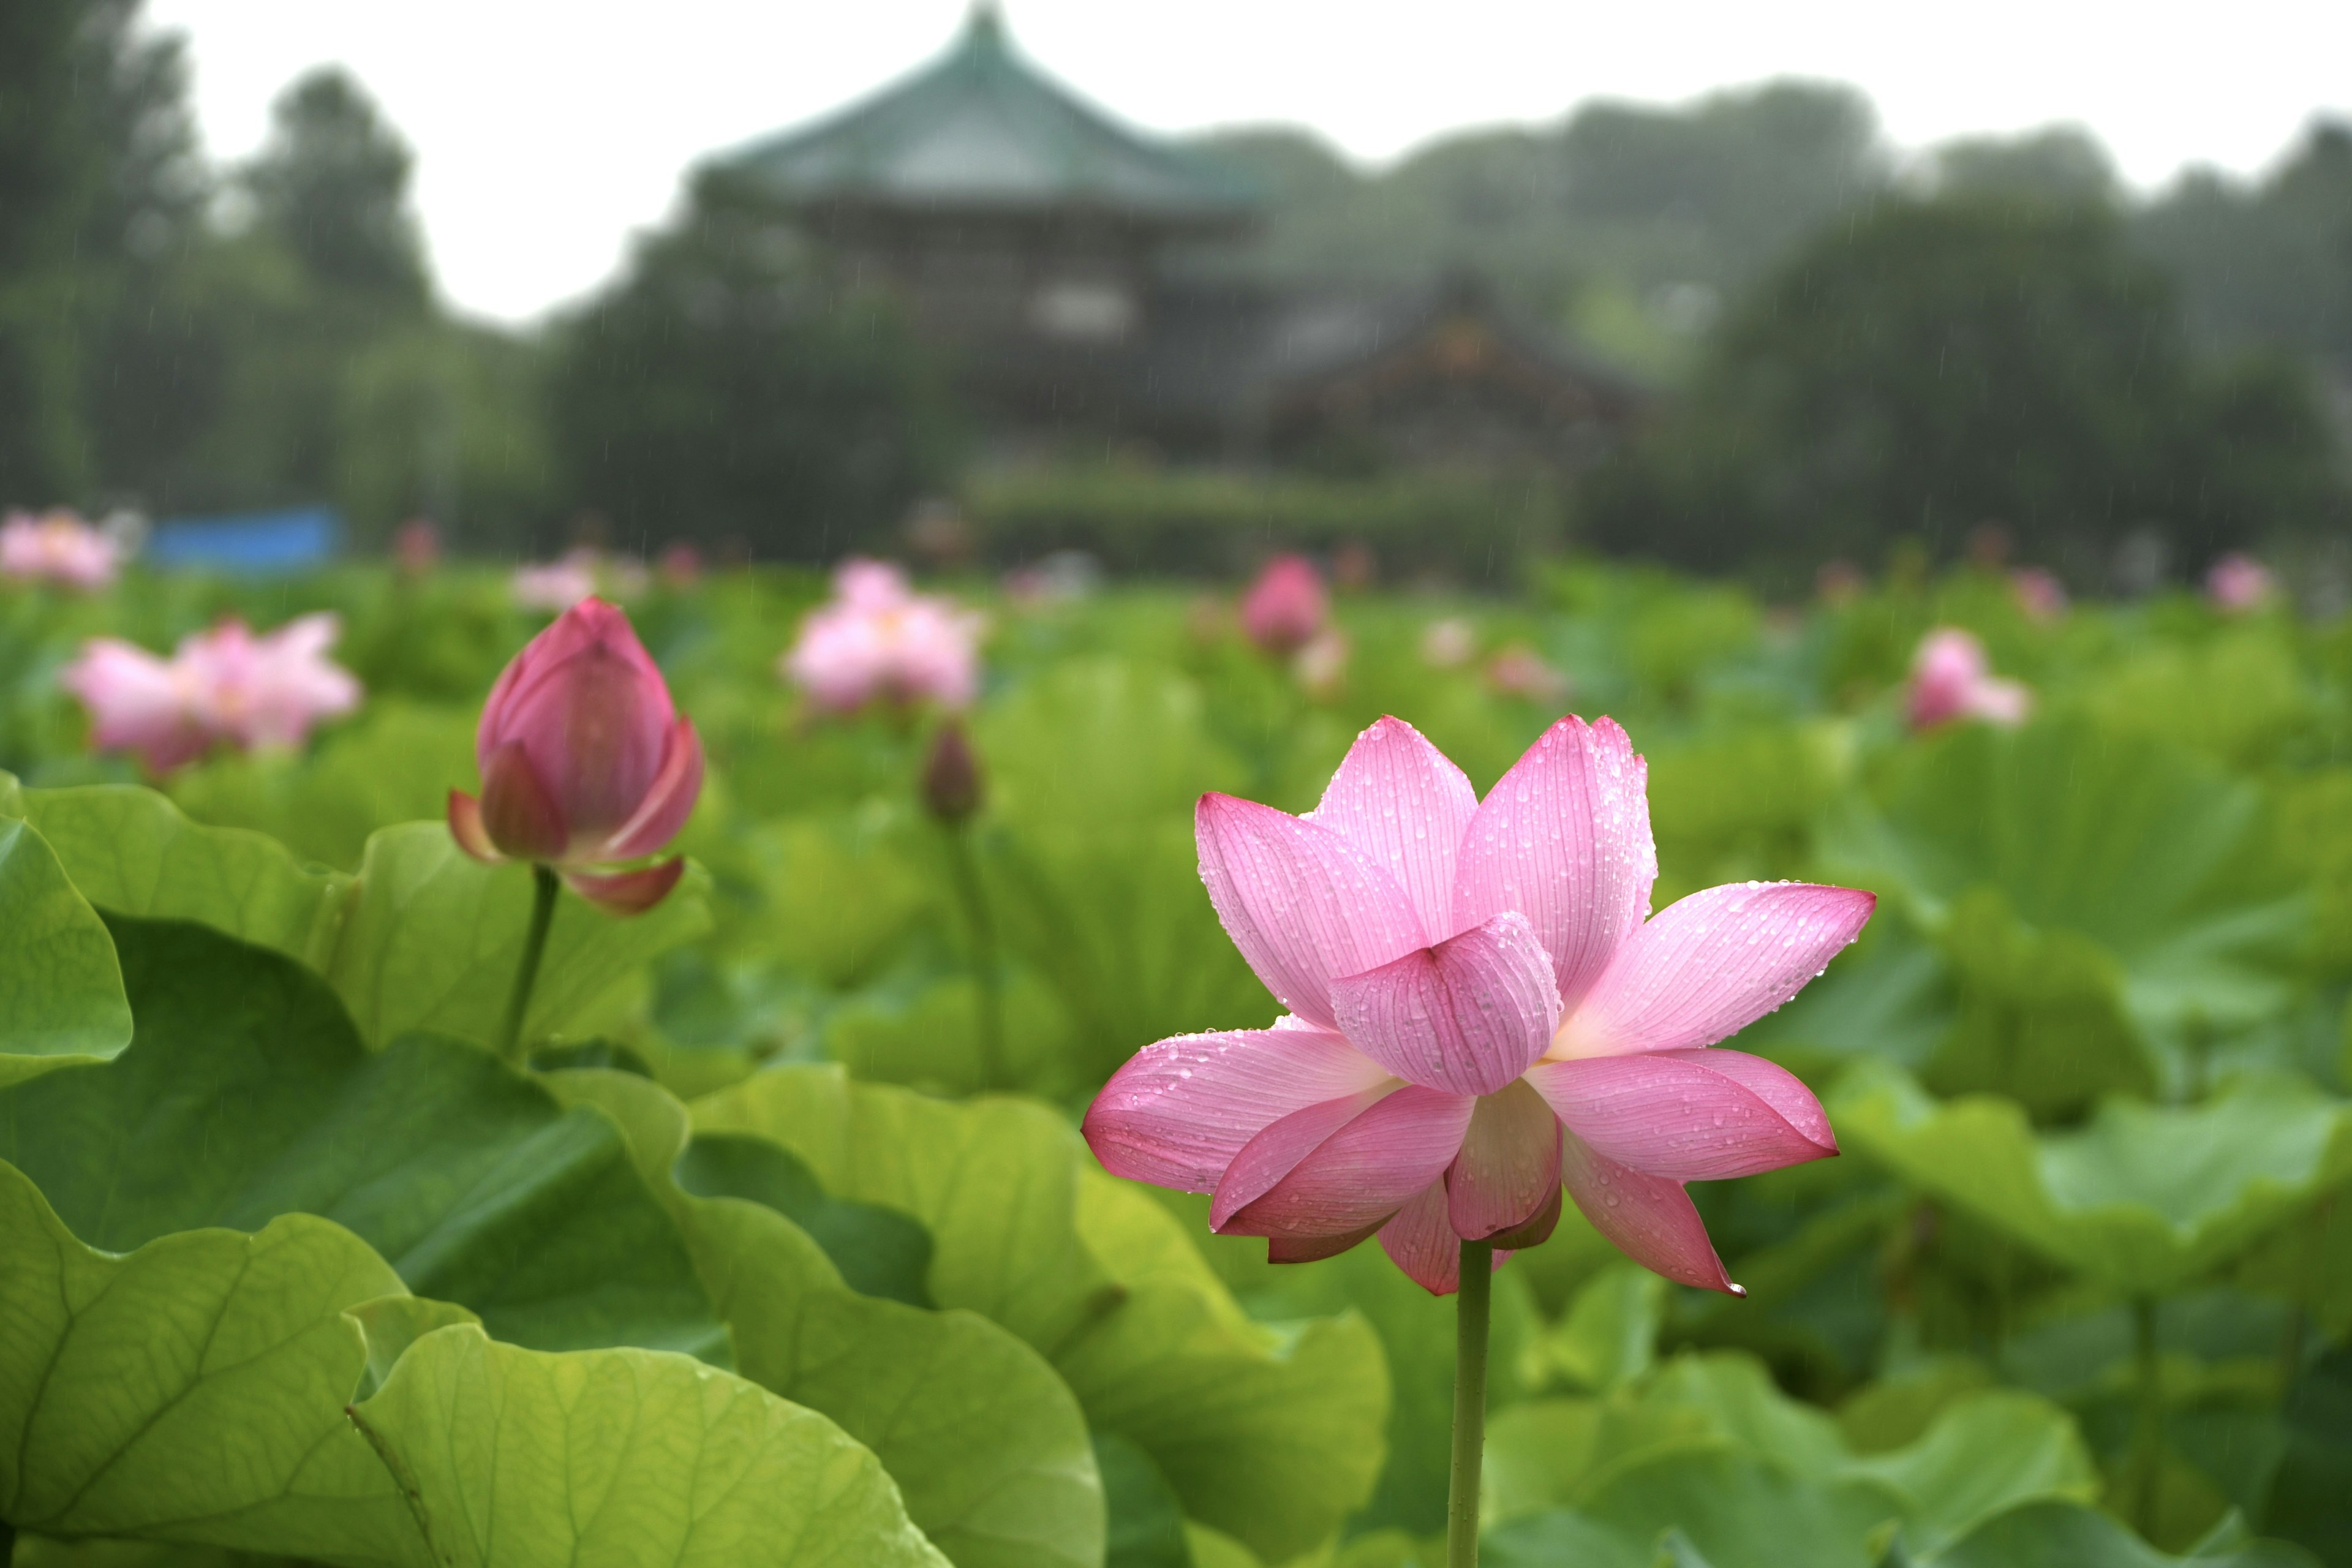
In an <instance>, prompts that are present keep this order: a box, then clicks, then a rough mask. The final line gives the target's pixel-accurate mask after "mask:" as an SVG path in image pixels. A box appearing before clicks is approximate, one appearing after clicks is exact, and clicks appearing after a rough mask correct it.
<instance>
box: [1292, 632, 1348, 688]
mask: <svg viewBox="0 0 2352 1568" xmlns="http://www.w3.org/2000/svg"><path fill="white" fill-rule="evenodd" d="M1355 655H1356V645H1355V644H1354V643H1352V642H1350V641H1349V640H1348V634H1347V633H1346V632H1343V631H1341V630H1340V629H1339V627H1337V626H1325V627H1324V628H1323V629H1322V630H1321V631H1319V632H1317V633H1316V634H1315V635H1314V636H1313V637H1309V638H1308V639H1307V646H1306V647H1302V648H1300V649H1299V650H1298V651H1297V653H1295V654H1293V655H1292V656H1291V659H1290V672H1291V673H1292V674H1293V675H1296V676H1297V677H1298V684H1299V685H1300V686H1302V687H1304V688H1305V689H1306V690H1307V695H1308V696H1309V697H1313V698H1316V699H1318V700H1320V699H1324V698H1329V697H1334V696H1337V695H1338V694H1339V689H1340V688H1341V687H1342V686H1345V685H1346V684H1347V682H1348V661H1349V659H1351V658H1354V657H1355Z"/></svg>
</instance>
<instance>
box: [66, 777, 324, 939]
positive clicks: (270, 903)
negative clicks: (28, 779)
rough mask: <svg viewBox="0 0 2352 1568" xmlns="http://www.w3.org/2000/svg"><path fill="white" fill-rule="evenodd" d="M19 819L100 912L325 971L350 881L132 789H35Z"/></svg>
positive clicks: (267, 841) (274, 844) (265, 840)
mask: <svg viewBox="0 0 2352 1568" xmlns="http://www.w3.org/2000/svg"><path fill="white" fill-rule="evenodd" d="M22 804H23V807H24V815H25V817H26V820H27V821H29V822H31V823H32V825H33V826H36V827H37V828H39V829H40V830H41V836H42V837H45V838H47V840H48V841H49V843H50V844H51V846H53V847H55V848H56V850H57V852H58V859H59V860H61V861H62V862H64V864H65V868H66V874H67V875H68V876H69V877H71V878H72V879H73V882H74V886H75V887H77V888H79V889H81V890H82V894H83V896H84V897H86V898H88V899H89V901H90V902H91V903H93V904H96V905H97V906H98V907H99V908H100V909H103V910H113V911H115V912H117V913H120V914H126V915H145V916H149V917H152V918H155V919H163V920H184V921H201V922H202V923H204V924H205V925H208V926H211V927H213V928H215V930H218V931H226V932H227V933H228V934H229V935H231V936H235V937H241V938H243V939H244V940H245V941H247V942H256V943H258V944H259V945H261V946H263V947H270V948H275V949H277V950H278V952H285V953H291V954H292V955H293V956H295V957H297V958H299V959H303V960H305V961H306V962H308V963H311V964H312V965H314V966H318V967H324V965H325V964H326V963H327V960H328V958H329V956H330V955H331V953H332V952H333V951H334V943H335V937H336V933H337V931H339V929H340V928H341V922H342V917H343V911H344V900H345V898H346V896H347V895H348V893H349V892H350V889H351V881H352V879H350V878H349V877H346V876H344V875H342V874H341V873H340V872H334V871H328V870H323V869H320V868H317V867H306V866H304V865H303V864H302V863H301V862H300V861H299V860H297V859H296V858H294V856H293V855H292V854H291V853H289V851H288V850H287V848H286V847H285V846H283V845H281V844H279V843H278V841H277V840H276V839H274V838H270V837H266V836H264V835H262V834H259V833H251V832H247V831H246V830H245V829H243V828H237V827H207V826H203V825H201V824H198V823H194V822H191V821H189V820H188V818H187V816H185V815H184V813H182V811H181V810H180V808H179V807H178V806H176V805H173V804H172V802H171V801H170V800H168V799H166V798H165V797H164V796H163V795H157V794H156V793H155V792H154V791H153V790H149V789H140V788H137V787H135V786H132V785H130V784H89V785H83V786H80V787H78V788H73V789H32V790H26V791H25V792H24V793H23V795H22Z"/></svg>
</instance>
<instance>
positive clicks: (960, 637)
mask: <svg viewBox="0 0 2352 1568" xmlns="http://www.w3.org/2000/svg"><path fill="white" fill-rule="evenodd" d="M833 591H834V596H833V598H832V599H831V600H830V601H828V602H827V603H825V604H824V605H820V606H819V607H818V608H817V609H815V610H814V611H812V612H810V614H809V616H808V618H807V619H805V620H803V622H802V623H801V630H800V637H799V638H798V639H797V640H796V641H795V642H794V643H793V647H792V651H791V652H789V653H787V654H786V655H785V656H784V658H783V661H782V670H783V674H784V676H785V678H786V679H789V680H791V681H793V683H794V684H796V685H798V686H799V687H800V689H802V690H803V691H805V692H807V693H808V694H809V697H810V699H811V700H813V701H814V702H815V703H816V705H817V706H818V707H820V708H823V709H825V710H828V711H830V712H835V713H848V712H854V711H856V710H857V709H860V708H863V707H865V706H866V704H867V703H868V702H872V701H875V700H886V701H889V702H892V703H897V704H900V705H907V704H911V703H916V702H922V701H933V702H938V703H940V704H942V705H944V706H946V707H949V708H963V707H967V706H969V705H970V704H971V700H972V699H973V698H974V697H975V696H977V695H978V694H979V691H980V654H979V646H980V634H981V632H982V628H984V627H985V626H987V624H988V623H987V619H986V617H984V616H981V615H979V614H977V613H975V612H973V611H971V610H966V609H962V608H961V607H960V606H958V605H956V603H955V601H953V600H952V599H948V598H943V597H941V596H940V595H935V594H918V593H916V592H914V590H913V589H912V588H910V587H909V586H908V583H907V574H905V573H903V572H901V571H899V570H898V568H897V567H896V566H892V565H890V564H888V563H885V562H880V561H865V560H851V561H845V562H844V563H842V565H841V569H840V570H839V571H838V572H835V574H834V578H833Z"/></svg>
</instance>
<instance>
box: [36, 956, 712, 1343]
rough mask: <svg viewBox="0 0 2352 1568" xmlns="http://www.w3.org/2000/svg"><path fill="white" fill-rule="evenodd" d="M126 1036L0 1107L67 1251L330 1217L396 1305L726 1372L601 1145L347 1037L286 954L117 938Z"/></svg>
mask: <svg viewBox="0 0 2352 1568" xmlns="http://www.w3.org/2000/svg"><path fill="white" fill-rule="evenodd" d="M112 925H113V928H114V931H115V932H116V939H117V943H118V945H119V947H120V950H121V953H122V962H123V976H124V980H125V982H126V984H127V986H128V988H129V992H130V996H131V1010H132V1013H133V1015H134V1016H135V1017H136V1018H137V1021H138V1027H137V1033H136V1035H135V1036H134V1037H133V1039H132V1041H131V1047H130V1048H129V1049H127V1050H125V1051H124V1052H123V1053H122V1054H121V1056H120V1057H119V1058H116V1059H115V1060H113V1061H111V1062H109V1063H106V1064H103V1065H98V1066H86V1067H75V1068H64V1069H61V1070H59V1071H57V1072H54V1073H51V1074H49V1075H47V1077H44V1078H41V1079H37V1080H35V1081H33V1082H30V1083H24V1084H19V1085H16V1087H14V1088H12V1089H5V1090H0V1158H6V1159H8V1160H11V1161H13V1162H14V1163H16V1164H17V1165H18V1166H19V1167H21V1168H22V1169H23V1170H24V1171H25V1172H26V1173H27V1174H28V1175H30V1176H31V1177H32V1178H33V1179H34V1180H36V1181H37V1182H38V1183H40V1184H41V1187H42V1190H43V1191H44V1192H45V1193H46V1194H47V1196H48V1199H49V1201H50V1202H51V1203H52V1204H54V1205H56V1207H57V1210H58V1214H59V1215H61V1216H62V1217H63V1218H64V1220H65V1222H66V1223H67V1224H68V1226H72V1227H73V1229H74V1232H75V1234H77V1235H78V1236H79V1237H82V1238H83V1239H84V1240H86V1241H88V1242H89V1243H90V1244H91V1245H93V1246H97V1247H106V1248H109V1249H110V1250H113V1251H128V1250H129V1249H131V1248H132V1247H138V1246H140V1245H142V1244H143V1243H145V1242H148V1241H150V1240H152V1239H154V1238H156V1237H162V1236H164V1235H166V1234H168V1233H170V1232H173V1231H181V1230H188V1229H192V1228H194V1227H195V1226H207V1225H221V1226H234V1227H236V1228H239V1229H253V1228H258V1227H259V1226H263V1225H265V1224H267V1223H268V1222H269V1221H270V1220H272V1219H274V1218H276V1217H277V1216H278V1215H285V1214H293V1213H306V1214H315V1215H324V1216H325V1217H327V1218H330V1219H332V1220H335V1221H337V1222H338V1223H340V1224H341V1225H344V1226H349V1227H350V1228H351V1229H352V1230H353V1231H356V1232H357V1233H358V1234H359V1235H360V1236H362V1237H364V1238H366V1239H367V1241H368V1242H369V1243H370V1244H372V1245H373V1247H375V1248H376V1249H377V1250H378V1251H379V1252H381V1253H382V1254H383V1256H384V1257H385V1258H389V1259H390V1260H391V1261H392V1263H393V1264H394V1266H395V1267H396V1268H398V1269H399V1271H400V1274H401V1277H402V1278H403V1279H405V1280H406V1281H407V1283H408V1285H409V1286H410V1288H411V1289H416V1290H419V1291H425V1292H430V1293H431V1294H433V1295H436V1296H438V1297H442V1298H445V1299H447V1300H455V1301H459V1302H462V1303H464V1304H465V1305H467V1306H468V1307H470V1308H472V1309H474V1310H477V1311H478V1312H479V1313H480V1314H481V1315H482V1318H483V1320H484V1321H485V1322H487V1323H488V1325H489V1326H490V1329H491V1331H493V1332H496V1333H498V1334H499V1335H501V1336H503V1337H506V1338H509V1339H513V1340H516V1341H519V1342H524V1343H528V1344H532V1345H537V1346H541V1347H542V1348H553V1349H572V1348H577V1347H584V1346H594V1345H615V1344H626V1345H648V1346H656V1347H664V1348H671V1349H678V1350H688V1351H693V1352H698V1353H703V1354H707V1355H712V1356H716V1357H718V1358H719V1359H720V1360H722V1361H723V1360H724V1359H725V1356H726V1353H727V1352H726V1342H725V1341H726V1336H725V1330H724V1329H723V1327H722V1326H721V1325H720V1324H719V1321H718V1320H717V1319H716V1318H715V1317H714V1315H713V1314H712V1312H711V1310H710V1305H709V1300H707V1299H706V1298H705V1296H704V1294H703V1292H702V1289H701V1287H700V1286H699V1284H698V1282H697V1280H696V1277H695V1273H694V1268H693V1265H692V1261H691V1260H690V1259H689V1258H688V1256H687V1252H686V1249H685V1247H684V1245H683V1244H682V1243H681V1242H680V1240H679V1239H678V1237H677V1234H676V1231H675V1229H674V1227H673V1226H672V1225H671V1223H670V1221H669V1218H668V1216H667V1215H666V1214H665V1213H664V1212H663V1210H662V1207H661V1205H660V1204H659V1203H658V1202H657V1201H656V1198H655V1196H654V1194H652V1193H651V1192H649V1191H647V1190H646V1185H645V1184H644V1182H643V1181H642V1180H641V1179H640V1178H639V1177H638V1174H637V1173H636V1170H635V1166H634V1164H633V1163H632V1162H631V1160H630V1158H629V1152H628V1148H627V1145H626V1143H625V1141H624V1140H623V1138H622V1136H621V1134H620V1131H619V1130H618V1129H617V1128H616V1127H614V1124H613V1123H612V1121H610V1120H609V1119H608V1118H606V1117H604V1116H603V1115H601V1114H599V1113H598V1112H597V1111H595V1110H588V1109H582V1110H573V1111H571V1112H568V1113H567V1112H565V1111H563V1110H562V1109H560V1108H559V1107H558V1106H557V1105H556V1104H555V1103H554V1102H553V1101H552V1100H551V1099H550V1098H549V1096H548V1095H547V1093H546V1091H545V1090H544V1089H541V1088H539V1087H538V1086H537V1085H535V1084H533V1083H532V1082H531V1081H530V1080H529V1079H526V1078H524V1077H523V1076H522V1075H520V1074H518V1073H516V1072H513V1071H512V1070H510V1069H509V1068H506V1067H504V1066H503V1065H501V1064H500V1063H499V1061H497V1060H496V1059H495V1058H492V1057H490V1056H489V1055H488V1053H486V1052H483V1051H479V1050H477V1049H475V1048H473V1047H469V1046H465V1045H461V1044H459V1043H457V1042H456V1041H448V1040H438V1039H432V1038H425V1037H416V1038H410V1039H405V1040H402V1041H398V1042H395V1043H394V1045H393V1046H392V1047H389V1048H388V1049H386V1050H384V1051H382V1052H380V1053H371V1052H369V1051H368V1050H367V1049H366V1047H364V1046H363V1045H362V1043H361V1041H360V1038H359V1036H358V1034H357V1032H356V1031H355V1030H354V1029H353V1028H352V1023H351V1020H350V1018H349V1017H348V1016H346V1015H345V1014H344V1012H343V1010H342V1007H341V1005H340V1004H339V1003H338V1002H337V1001H336V999H335V995H334V994H333V993H332V992H331V991H330V990H329V989H328V988H327V986H326V984H325V983H324V982H322V981H321V980H320V979H319V977H318V976H317V975H315V974H313V973H310V971H309V970H307V969H305V968H303V967H302V966H301V965H300V964H299V963H295V962H293V961H292V960H291V959H289V958H286V957H284V956H283V955H281V954H278V953H276V952H270V951H268V949H266V948H259V947H255V946H252V945H250V944H247V943H244V942H237V941H236V940H235V939H234V938H231V937H226V936H223V935H221V934H220V933H219V932H217V931H212V930H209V929H208V928H205V927H204V926H198V925H192V924H188V923H185V922H183V921H140V920H133V919H130V918H128V917H123V916H117V917H114V919H113V921H112Z"/></svg>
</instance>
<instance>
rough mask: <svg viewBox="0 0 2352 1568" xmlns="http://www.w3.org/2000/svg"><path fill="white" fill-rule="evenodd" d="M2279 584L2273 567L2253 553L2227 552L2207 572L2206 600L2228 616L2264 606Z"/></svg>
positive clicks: (2238, 614)
mask: <svg viewBox="0 0 2352 1568" xmlns="http://www.w3.org/2000/svg"><path fill="white" fill-rule="evenodd" d="M2277 587H2278V584H2277V583H2276V581H2275V580H2273V578H2272V576H2271V569H2270V568H2269V567H2267V566H2265V565H2263V563H2261V562H2259V561H2257V560H2255V559H2254V558H2253V557H2252V556H2251V555H2240V554H2236V553H2234V552H2233V553H2231V554H2228V555H2224V556H2222V557H2221V559H2220V560H2219V561H2216V562H2214V563H2213V564H2212V566H2211V567H2210V569H2209V570H2208V571H2207V572H2206V574H2205V598H2206V602H2207V603H2209V604H2210V605H2212V606H2213V607H2214V608H2215V609H2217V610H2219V611H2221V613H2222V614H2223V615H2225V616H2242V615H2244V614H2245V613H2246V612H2247V611H2249V610H2258V609H2260V608H2262V607H2263V605H2265V604H2267V603H2269V602H2270V597H2271V595H2272V594H2273V592H2275V591H2276V589H2277Z"/></svg>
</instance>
